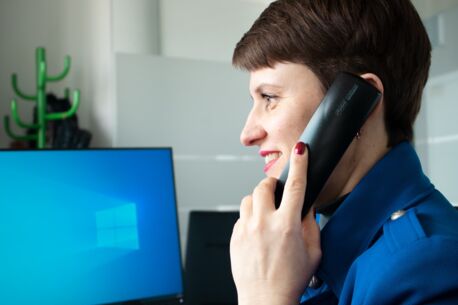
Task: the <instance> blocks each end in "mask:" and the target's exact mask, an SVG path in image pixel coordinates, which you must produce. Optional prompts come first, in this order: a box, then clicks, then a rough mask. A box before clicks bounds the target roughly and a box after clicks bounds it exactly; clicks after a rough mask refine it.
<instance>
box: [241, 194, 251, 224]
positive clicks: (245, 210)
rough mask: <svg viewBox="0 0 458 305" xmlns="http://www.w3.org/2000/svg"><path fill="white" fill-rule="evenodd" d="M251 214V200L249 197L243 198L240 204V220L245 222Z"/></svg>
mask: <svg viewBox="0 0 458 305" xmlns="http://www.w3.org/2000/svg"><path fill="white" fill-rule="evenodd" d="M252 214H253V200H252V197H251V196H245V197H244V198H243V199H242V203H241V204H240V219H241V220H246V219H249V218H250V217H251V215H252Z"/></svg>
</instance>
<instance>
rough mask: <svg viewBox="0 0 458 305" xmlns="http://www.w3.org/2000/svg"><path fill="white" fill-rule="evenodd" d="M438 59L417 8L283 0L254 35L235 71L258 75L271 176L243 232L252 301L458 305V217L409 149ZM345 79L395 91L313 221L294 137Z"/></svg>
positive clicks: (262, 145) (401, 1) (254, 137)
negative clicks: (342, 75) (279, 189)
mask: <svg viewBox="0 0 458 305" xmlns="http://www.w3.org/2000/svg"><path fill="white" fill-rule="evenodd" d="M430 58H431V45H430V42H429V39H428V37H427V34H426V31H425V29H424V27H423V25H422V22H421V20H420V18H419V16H418V14H417V12H416V11H415V9H414V7H413V6H412V4H411V3H410V1H409V0H397V1H393V0H339V1H338V0H314V1H310V0H279V1H276V2H274V3H272V4H271V5H270V6H269V7H268V8H267V9H266V10H265V11H264V12H263V13H262V14H261V16H260V17H259V18H258V19H257V20H256V22H255V23H254V24H253V26H252V27H251V29H250V30H249V31H248V32H247V33H246V34H245V35H244V36H243V37H242V39H241V40H240V42H239V43H238V44H237V46H236V49H235V51H234V57H233V63H234V65H235V66H236V67H239V68H242V69H245V70H247V71H249V73H250V84H249V87H250V93H251V96H252V99H253V106H252V110H251V112H250V114H249V116H248V118H247V121H246V125H245V127H244V129H243V131H242V134H241V142H242V143H243V144H244V145H247V146H252V145H256V146H258V147H259V149H260V151H259V153H260V155H261V157H264V158H265V161H266V165H265V167H264V172H265V173H266V176H267V178H266V179H264V180H263V181H261V182H260V183H259V185H258V186H257V187H256V188H255V189H254V191H253V193H252V195H250V196H247V197H245V198H244V199H243V200H242V203H241V207H240V219H239V220H238V222H237V223H236V225H235V227H234V232H233V235H232V240H231V262H232V271H233V276H234V280H235V283H236V287H237V291H238V298H239V304H240V305H246V304H251V305H252V304H272V305H273V304H282V305H287V304H298V303H299V300H300V298H301V296H302V301H303V302H304V303H305V304H424V303H434V304H458V272H457V270H458V215H457V213H456V212H455V211H454V210H453V207H452V206H451V205H450V203H449V202H448V201H447V200H446V199H445V198H444V197H443V196H442V195H441V194H440V192H438V191H437V190H435V189H434V186H433V185H432V184H431V183H430V182H429V180H428V179H427V178H426V177H425V176H424V174H423V172H422V170H421V166H420V163H419V161H418V157H417V156H416V153H415V151H414V150H413V148H412V146H411V144H410V142H411V141H412V137H413V127H412V125H413V123H414V120H415V118H416V116H417V114H418V111H419V109H420V103H421V96H422V91H423V88H424V86H425V84H426V81H427V78H428V72H429V66H430ZM340 71H347V72H351V73H354V74H357V75H360V76H361V77H362V78H364V79H365V80H366V81H368V82H369V83H371V84H372V85H373V86H375V87H376V88H377V89H378V90H379V91H380V92H382V94H383V97H382V99H381V101H380V102H379V103H378V105H377V107H376V108H375V110H374V111H373V112H372V113H371V115H370V117H369V118H368V119H367V121H366V123H365V124H364V125H363V127H362V128H361V130H360V132H359V133H358V134H357V135H356V136H355V139H354V141H353V142H352V143H351V145H350V147H349V148H348V150H347V151H346V153H345V154H344V156H343V158H342V159H341V161H340V162H339V164H338V165H337V167H336V168H335V170H334V171H333V173H332V175H331V176H330V178H329V180H328V181H327V183H326V185H325V186H324V188H323V190H322V191H321V193H320V195H319V196H318V198H317V200H316V201H315V204H314V210H312V211H310V212H309V214H308V215H307V216H306V217H305V218H304V219H303V220H301V219H300V212H301V209H302V202H303V198H304V190H305V186H306V183H307V181H306V175H305V173H306V169H307V162H308V160H307V151H306V146H305V145H304V143H300V142H299V143H296V142H297V139H298V138H299V136H300V134H301V133H302V131H303V130H304V128H305V127H306V125H307V123H308V121H309V120H310V118H311V116H312V114H313V113H314V111H315V110H316V108H317V107H318V105H319V103H320V101H321V99H322V98H323V96H324V94H325V92H326V90H327V89H328V88H329V86H330V84H331V83H332V81H333V79H334V77H335V76H336V74H337V73H338V72H340ZM288 160H290V162H291V166H290V172H289V178H288V181H287V183H286V187H285V193H284V196H283V200H282V203H281V205H280V208H279V209H278V210H276V209H275V207H274V190H275V185H276V178H278V177H279V175H280V173H281V171H282V169H283V167H284V166H285V164H286V163H287V161H288ZM310 179H313V177H310ZM315 211H316V212H318V213H320V214H322V221H321V223H320V226H321V230H320V228H319V227H318V226H317V224H316V222H315V219H314V217H313V216H314V212H315ZM323 219H324V220H325V221H323ZM326 222H327V223H326ZM307 285H309V287H308V288H307V287H306V286H307ZM306 288H307V289H306ZM304 291H305V292H304Z"/></svg>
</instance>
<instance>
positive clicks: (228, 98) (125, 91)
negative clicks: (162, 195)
mask: <svg viewBox="0 0 458 305" xmlns="http://www.w3.org/2000/svg"><path fill="white" fill-rule="evenodd" d="M116 70H117V105H118V109H117V113H118V118H117V122H118V124H117V126H118V128H117V131H116V134H117V136H116V146H118V147H132V146H138V147H144V146H172V147H173V151H174V156H175V173H176V183H177V197H178V204H179V209H180V211H181V213H180V219H181V224H182V228H181V230H182V232H181V233H182V234H181V235H182V237H184V236H186V215H184V214H186V212H187V211H189V210H191V209H216V208H218V207H221V206H232V208H235V209H237V208H238V206H239V204H240V200H241V199H242V197H243V196H244V195H247V194H249V193H251V191H252V189H253V188H254V186H255V185H256V184H257V183H258V182H259V181H260V179H262V177H263V172H262V168H263V160H262V158H261V157H259V156H258V155H257V149H256V148H250V149H248V148H245V147H243V146H242V145H241V144H240V142H239V134H240V130H241V128H242V127H243V124H244V121H245V118H246V116H247V114H248V111H249V109H250V107H251V100H250V98H249V93H248V74H246V73H242V72H240V71H236V70H234V69H233V68H232V67H231V65H230V64H226V63H217V62H209V61H196V60H187V59H177V58H164V57H158V56H151V55H127V54H119V55H117V57H116Z"/></svg>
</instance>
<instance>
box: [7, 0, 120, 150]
mask: <svg viewBox="0 0 458 305" xmlns="http://www.w3.org/2000/svg"><path fill="white" fill-rule="evenodd" d="M110 6H111V5H110V1H109V0H97V1H93V0H79V1H72V0H35V1H30V0H4V1H2V2H1V4H0V41H1V44H2V48H0V115H1V116H2V120H3V115H5V114H9V100H10V99H11V98H13V97H15V95H14V93H13V90H12V86H11V74H12V73H14V72H17V73H18V76H19V85H20V87H21V88H22V89H23V91H27V92H30V93H33V92H34V90H35V48H36V47H38V46H44V47H46V49H47V57H48V66H49V72H50V73H53V74H55V73H58V72H60V71H61V69H62V67H63V60H64V56H65V55H66V54H68V55H70V56H71V57H72V60H73V65H72V69H71V71H70V74H69V76H68V77H67V78H66V79H64V81H62V82H60V83H58V84H55V85H51V86H49V89H50V90H52V91H55V92H56V93H57V94H62V92H63V88H65V87H66V86H69V87H71V88H79V89H81V91H82V97H81V108H80V109H79V111H78V115H79V117H80V124H81V126H82V127H84V128H88V129H90V130H91V131H92V132H93V134H94V139H93V143H94V144H95V146H110V145H111V144H112V135H111V134H110V133H111V132H112V130H113V129H114V124H115V122H114V117H115V104H114V99H113V91H114V89H113V73H112V72H113V71H112V67H113V56H112V53H111V13H110V12H111V8H110ZM20 107H21V112H22V114H23V117H24V120H28V119H31V114H30V113H31V112H30V110H31V109H32V107H31V104H30V103H28V104H27V105H26V104H25V103H23V102H20ZM14 127H16V126H13V128H14ZM0 130H1V131H0V146H1V147H6V146H8V143H9V141H10V140H9V138H7V137H6V135H5V133H4V130H3V128H1V129H0ZM15 130H16V131H17V132H18V133H19V132H21V131H22V130H21V129H18V128H15Z"/></svg>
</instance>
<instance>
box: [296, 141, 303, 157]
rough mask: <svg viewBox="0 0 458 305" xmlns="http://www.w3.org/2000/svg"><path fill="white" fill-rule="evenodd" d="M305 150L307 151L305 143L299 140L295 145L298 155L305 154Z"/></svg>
mask: <svg viewBox="0 0 458 305" xmlns="http://www.w3.org/2000/svg"><path fill="white" fill-rule="evenodd" d="M304 152H305V143H304V142H297V144H296V146H295V147H294V153H295V154H296V155H303V154H304Z"/></svg>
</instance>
